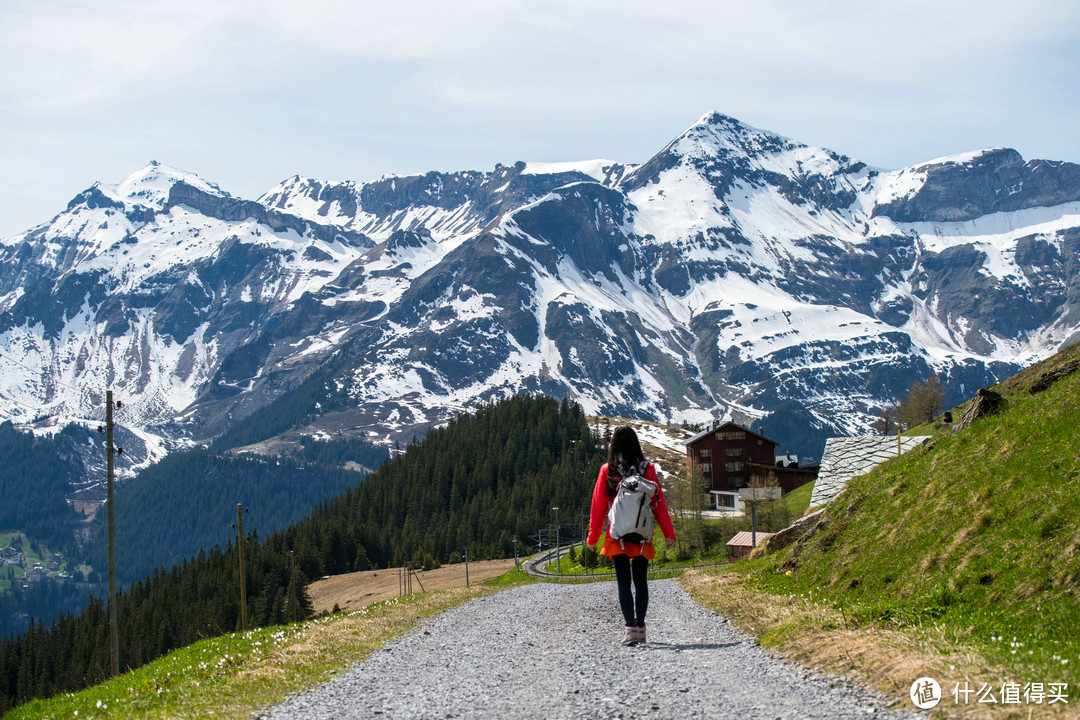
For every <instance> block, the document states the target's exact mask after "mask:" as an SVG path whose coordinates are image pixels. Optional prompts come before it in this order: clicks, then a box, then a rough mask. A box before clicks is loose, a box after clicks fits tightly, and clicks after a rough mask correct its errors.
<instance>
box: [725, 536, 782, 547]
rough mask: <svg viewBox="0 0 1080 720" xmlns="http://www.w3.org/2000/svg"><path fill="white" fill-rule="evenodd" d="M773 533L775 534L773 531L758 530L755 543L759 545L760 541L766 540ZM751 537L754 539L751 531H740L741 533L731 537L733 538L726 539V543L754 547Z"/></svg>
mask: <svg viewBox="0 0 1080 720" xmlns="http://www.w3.org/2000/svg"><path fill="white" fill-rule="evenodd" d="M773 535H775V533H767V532H759V533H758V534H757V544H758V545H760V544H761V543H763V542H765V541H766V540H768V539H769V538H771V537H772V536H773ZM753 539H754V534H753V533H751V532H741V533H736V534H735V537H733V538H731V539H730V540H728V541H727V544H728V545H734V546H736V547H755V545H754V542H753Z"/></svg>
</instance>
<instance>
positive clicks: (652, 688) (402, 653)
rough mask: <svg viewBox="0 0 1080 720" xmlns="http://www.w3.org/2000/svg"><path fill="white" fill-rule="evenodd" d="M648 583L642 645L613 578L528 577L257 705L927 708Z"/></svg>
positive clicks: (398, 719)
mask: <svg viewBox="0 0 1080 720" xmlns="http://www.w3.org/2000/svg"><path fill="white" fill-rule="evenodd" d="M649 587H650V604H649V615H648V618H647V621H648V622H647V624H648V642H647V643H645V644H643V645H637V646H633V647H623V646H621V645H620V644H619V641H620V639H621V637H622V616H621V614H620V613H619V608H618V602H617V599H616V596H615V586H614V584H613V583H610V582H601V583H589V584H577V585H571V584H567V585H558V584H551V583H537V584H533V585H525V586H522V587H517V588H513V589H510V590H506V591H503V592H500V593H497V594H495V595H491V596H488V597H485V598H481V599H478V600H474V601H472V602H469V603H467V604H465V605H463V606H461V607H458V608H455V609H452V610H450V611H447V612H446V613H444V614H442V615H440V616H439V617H437V618H435V619H433V620H431V621H429V622H426V623H424V624H422V625H421V626H420V627H419V628H417V630H416V631H414V632H413V633H412V634H411V635H408V636H406V637H403V638H401V639H399V640H397V641H395V642H394V643H392V644H390V645H388V646H387V647H385V648H383V649H381V650H379V651H377V652H376V653H374V654H373V655H372V656H371V657H369V658H368V659H367V660H366V661H365V662H363V663H361V664H359V665H357V666H355V667H352V668H349V669H348V670H346V671H344V672H343V673H342V675H341V676H340V677H339V678H337V679H335V680H334V681H332V682H329V683H326V684H324V685H321V686H319V687H317V688H314V689H312V690H309V691H307V692H304V693H300V694H297V695H295V696H293V697H291V698H289V699H288V700H286V701H285V702H284V703H282V704H281V705H278V706H276V707H273V708H271V709H270V710H268V711H267V712H266V713H264V714H262V715H261V716H260V717H264V718H268V719H272V720H284V719H286V718H288V719H299V718H335V719H345V718H364V719H369V718H370V719H379V720H420V719H423V720H428V719H436V718H440V719H441V718H491V719H493V720H495V719H497V720H526V719H532V718H543V719H544V720H556V719H558V718H589V719H599V718H624V719H629V718H649V719H652V718H656V719H657V720H660V719H664V718H672V719H674V718H733V719H734V718H738V719H739V720H751V719H754V718H762V719H768V720H774V719H786V718H791V719H793V720H794V719H796V718H797V719H800V720H801V719H814V718H821V719H822V720H826V719H827V720H843V719H845V718H874V717H881V718H893V719H896V720H899V719H900V718H917V717H922V716H921V714H919V713H914V712H898V711H890V710H888V709H887V708H886V705H887V704H888V702H889V701H888V700H886V699H885V698H884V697H882V696H880V695H878V694H876V693H873V692H871V691H869V690H867V689H865V688H862V687H860V686H857V685H854V684H852V683H848V682H846V681H842V680H838V679H836V678H827V677H820V676H817V675H815V674H814V673H812V672H810V671H808V670H806V669H804V668H802V667H801V666H799V665H796V664H794V663H790V662H786V661H782V660H778V659H776V658H775V657H773V656H771V655H770V654H769V653H767V652H766V651H764V650H763V649H762V648H761V647H759V646H758V645H757V643H756V641H755V640H754V639H753V638H751V637H749V636H747V635H744V634H743V633H741V632H739V631H737V630H736V629H735V628H733V627H732V626H731V625H730V624H728V623H727V622H726V621H725V620H724V619H723V618H721V617H719V616H717V615H716V614H715V613H713V612H710V611H709V610H707V609H705V608H703V607H701V606H700V605H698V604H696V603H695V602H694V601H693V600H692V599H691V598H690V596H689V595H687V594H686V592H685V591H683V590H682V588H680V587H679V586H678V585H677V584H676V583H675V582H674V581H673V580H660V581H654V582H651V583H650V585H649Z"/></svg>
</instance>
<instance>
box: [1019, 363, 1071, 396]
mask: <svg viewBox="0 0 1080 720" xmlns="http://www.w3.org/2000/svg"><path fill="white" fill-rule="evenodd" d="M1078 368H1080V360H1072V361H1070V362H1067V363H1065V364H1064V365H1060V366H1058V367H1056V368H1054V369H1053V370H1051V371H1050V372H1045V373H1043V374H1042V375H1040V376H1039V379H1038V380H1036V381H1035V382H1033V383H1032V384H1031V387H1030V388H1028V392H1030V393H1031V394H1032V395H1037V394H1038V393H1041V392H1042V391H1044V390H1047V389H1049V388H1050V386H1051V385H1053V384H1054V383H1056V382H1057V381H1058V380H1060V379H1061V378H1063V377H1066V376H1067V375H1072V374H1073V373H1074V372H1076V371H1077V369H1078Z"/></svg>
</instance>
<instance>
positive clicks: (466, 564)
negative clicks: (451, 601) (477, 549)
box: [465, 545, 469, 587]
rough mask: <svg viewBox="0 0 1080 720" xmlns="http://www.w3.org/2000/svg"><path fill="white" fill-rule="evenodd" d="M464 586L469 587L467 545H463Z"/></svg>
mask: <svg viewBox="0 0 1080 720" xmlns="http://www.w3.org/2000/svg"><path fill="white" fill-rule="evenodd" d="M465 587H469V546H468V545H466V546H465Z"/></svg>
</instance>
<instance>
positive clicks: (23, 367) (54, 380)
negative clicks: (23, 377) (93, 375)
mask: <svg viewBox="0 0 1080 720" xmlns="http://www.w3.org/2000/svg"><path fill="white" fill-rule="evenodd" d="M0 357H2V358H4V359H5V360H7V361H8V362H10V363H14V364H15V365H18V366H19V367H21V368H22V369H23V370H29V371H30V372H32V373H36V372H40V371H41V368H32V367H30V366H29V365H23V364H22V363H21V362H19V361H18V360H16V359H15V358H13V357H11V356H9V355H7V354H6V353H5V352H4V351H3V350H0ZM53 382H55V383H56V384H57V385H63V386H64V387H66V388H68V389H70V390H75V391H76V392H82V391H83V390H84V389H85V388H78V387H75V386H74V385H69V384H68V383H66V382H64V381H63V380H57V379H55V378H54V379H53Z"/></svg>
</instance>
